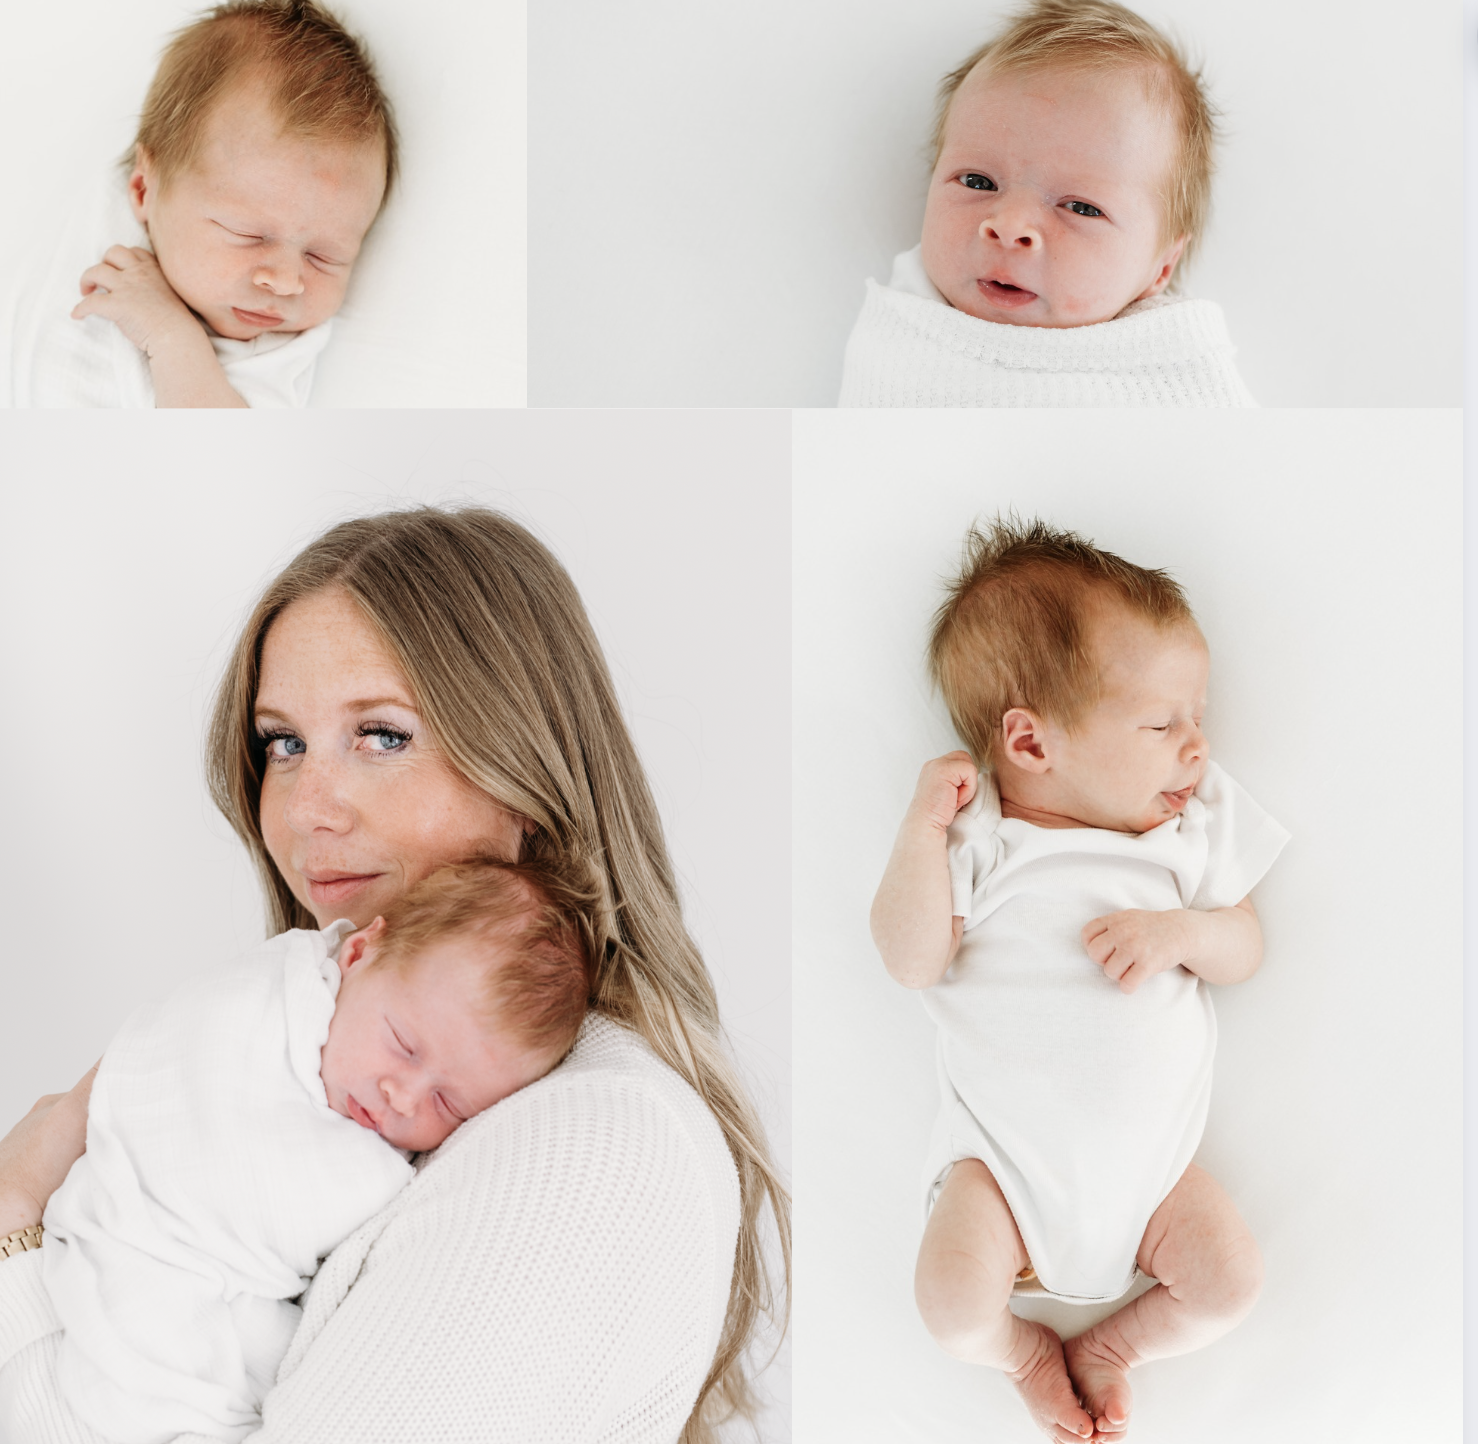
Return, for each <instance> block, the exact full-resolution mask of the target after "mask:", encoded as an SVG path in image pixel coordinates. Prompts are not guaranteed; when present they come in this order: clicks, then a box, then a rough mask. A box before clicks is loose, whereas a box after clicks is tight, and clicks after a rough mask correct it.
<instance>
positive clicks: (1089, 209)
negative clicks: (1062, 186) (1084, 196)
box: [1063, 201, 1103, 217]
mask: <svg viewBox="0 0 1478 1444" xmlns="http://www.w3.org/2000/svg"><path fill="white" fill-rule="evenodd" d="M1063 204H1064V206H1065V207H1066V208H1067V209H1068V210H1070V211H1071V212H1072V213H1073V214H1074V215H1075V216H1089V217H1093V216H1101V215H1102V214H1103V212H1102V211H1101V210H1099V209H1098V207H1097V206H1095V205H1093V204H1092V203H1091V202H1090V201H1065V202H1063Z"/></svg>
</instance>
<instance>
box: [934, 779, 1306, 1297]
mask: <svg viewBox="0 0 1478 1444" xmlns="http://www.w3.org/2000/svg"><path fill="white" fill-rule="evenodd" d="M1287 840H1288V834H1287V833H1286V832H1284V830H1283V829H1282V828H1281V827H1280V826H1279V825H1278V824H1277V823H1276V822H1274V821H1273V819H1272V818H1271V817H1269V816H1268V815H1267V813H1265V812H1264V811H1263V810H1262V809H1261V808H1260V807H1258V805H1257V804H1256V803H1255V802H1253V800H1252V799H1251V798H1250V797H1248V795H1247V794H1246V793H1245V792H1243V791H1242V789H1241V788H1240V787H1238V786H1237V784H1236V783H1235V782H1233V781H1232V779H1231V778H1230V777H1228V776H1227V775H1226V773H1225V772H1223V771H1222V770H1221V768H1219V767H1218V766H1217V765H1216V764H1215V763H1210V764H1209V765H1208V766H1207V769H1206V774H1205V776H1204V777H1203V778H1202V781H1201V784H1200V786H1199V787H1197V789H1196V791H1195V793H1194V795H1193V796H1192V797H1191V798H1190V800H1189V801H1188V802H1187V803H1186V806H1185V810H1184V811H1183V812H1182V813H1181V814H1180V815H1179V816H1177V817H1173V818H1171V819H1170V820H1169V821H1167V822H1164V823H1161V825H1160V826H1159V827H1157V828H1155V829H1154V830H1153V831H1151V832H1146V833H1143V834H1138V835H1136V834H1132V833H1123V832H1110V831H1107V830H1106V829H1103V828H1096V827H1074V828H1044V827H1037V826H1034V825H1033V824H1032V823H1029V822H1023V821H1021V820H1020V819H1017V818H1002V816H1001V804H1000V797H999V794H998V793H997V791H996V787H995V783H994V781H993V780H992V778H991V776H990V775H989V774H988V773H982V774H981V775H980V779H979V785H978V788H977V791H976V794H975V796H974V797H973V798H972V799H971V801H970V803H969V805H968V806H966V807H964V808H963V809H961V811H960V812H959V814H958V815H957V816H956V818H955V820H954V822H953V823H952V824H951V826H950V829H949V869H950V883H951V888H952V891H953V896H954V912H955V915H956V916H957V917H963V918H964V919H965V933H964V938H963V940H962V941H961V944H960V950H959V952H958V953H957V954H956V955H955V960H954V963H953V965H952V966H951V968H950V970H949V972H948V973H947V974H946V975H945V977H944V979H943V981H941V982H940V983H938V984H936V985H935V986H934V987H932V988H930V989H928V990H927V991H926V992H925V993H924V995H923V999H924V1006H925V1008H926V1009H927V1010H928V1012H929V1015H930V1016H931V1017H932V1018H933V1019H934V1021H935V1022H936V1023H937V1024H938V1027H939V1046H938V1059H939V1080H940V1086H941V1109H940V1115H939V1119H938V1122H937V1123H936V1125H935V1129H934V1136H933V1139H932V1142H931V1145H930V1155H929V1162H928V1170H927V1175H926V1177H927V1180H928V1184H929V1188H930V1202H931V1203H932V1200H933V1197H934V1195H935V1193H937V1190H938V1187H939V1186H940V1184H941V1183H942V1181H943V1178H944V1176H945V1175H946V1174H947V1173H948V1172H949V1169H950V1166H951V1165H952V1164H953V1163H954V1162H955V1161H956V1160H958V1159H961V1158H978V1159H980V1161H981V1162H983V1163H984V1164H985V1165H986V1167H987V1168H989V1169H990V1171H991V1174H992V1175H993V1177H994V1178H995V1180H996V1182H997V1183H998V1184H999V1185H1000V1187H1001V1192H1002V1193H1003V1194H1004V1195H1005V1196H1006V1202H1007V1203H1008V1204H1009V1205H1010V1208H1011V1213H1012V1215H1013V1216H1014V1218H1015V1220H1016V1224H1017V1227H1018V1228H1019V1229H1020V1230H1021V1237H1022V1241H1023V1242H1024V1243H1025V1245H1026V1251H1027V1254H1028V1256H1029V1258H1030V1259H1031V1263H1032V1266H1033V1268H1035V1269H1036V1272H1037V1277H1038V1279H1039V1280H1040V1282H1041V1284H1042V1286H1043V1287H1044V1288H1045V1289H1046V1290H1047V1291H1048V1292H1049V1293H1053V1294H1057V1295H1059V1296H1061V1297H1062V1298H1065V1299H1069V1300H1076V1301H1081V1302H1088V1301H1095V1300H1101V1299H1112V1298H1117V1297H1118V1296H1119V1295H1120V1294H1122V1293H1123V1292H1124V1290H1125V1289H1126V1288H1128V1287H1129V1285H1130V1283H1132V1282H1133V1279H1134V1256H1135V1253H1136V1252H1137V1251H1138V1248H1139V1244H1140V1241H1141V1239H1142V1238H1143V1235H1144V1230H1145V1227H1146V1225H1147V1224H1148V1223H1149V1219H1150V1215H1151V1214H1152V1213H1154V1211H1155V1209H1156V1208H1158V1207H1159V1205H1160V1203H1161V1202H1162V1201H1163V1200H1164V1198H1165V1196H1166V1194H1168V1193H1169V1192H1170V1190H1171V1188H1173V1187H1174V1185H1175V1183H1176V1182H1177V1180H1178V1179H1179V1178H1180V1176H1181V1174H1182V1173H1184V1172H1185V1169H1186V1165H1187V1164H1188V1163H1190V1161H1191V1157H1192V1155H1193V1154H1194V1153H1195V1151H1196V1146H1197V1144H1198V1143H1199V1142H1200V1139H1201V1130H1202V1129H1203V1127H1204V1126H1205V1123H1206V1109H1207V1105H1208V1103H1209V1102H1210V1098H1211V1060H1212V1055H1213V1053H1214V1052H1215V1049H1216V1017H1215V1014H1214V1013H1213V1011H1212V1006H1211V993H1210V989H1209V988H1208V987H1207V986H1206V985H1205V984H1204V983H1203V982H1202V981H1201V980H1200V979H1199V978H1198V977H1196V976H1195V974H1193V973H1190V972H1187V971H1186V969H1185V968H1173V969H1172V970H1171V971H1169V972H1166V973H1160V974H1157V975H1156V976H1155V977H1153V978H1150V979H1149V980H1148V981H1147V982H1145V983H1142V984H1141V985H1140V986H1139V988H1138V989H1137V990H1136V991H1134V992H1133V993H1128V994H1125V993H1121V992H1120V991H1119V986H1118V984H1117V983H1115V982H1113V981H1111V980H1110V979H1108V978H1107V977H1105V976H1104V973H1103V969H1102V968H1100V967H1099V966H1098V965H1097V964H1096V963H1094V962H1093V961H1092V960H1091V959H1090V958H1089V957H1088V954H1087V952H1086V951H1085V950H1084V947H1083V942H1082V938H1081V936H1080V935H1081V932H1082V929H1083V926H1084V924H1085V923H1088V922H1090V921H1092V919H1094V918H1096V917H1102V916H1103V915H1105V914H1106V913H1112V912H1120V911H1122V910H1124V909H1126V908H1143V909H1146V910H1151V911H1156V912H1161V911H1166V910H1168V909H1171V908H1191V907H1193V908H1205V909H1213V908H1221V907H1230V906H1233V905H1234V904H1236V903H1238V902H1240V901H1241V900H1242V899H1243V898H1244V897H1246V896H1247V894H1248V893H1249V892H1250V891H1251V890H1252V887H1253V885H1254V884H1255V883H1256V882H1257V881H1258V879H1259V878H1261V877H1262V875H1263V874H1264V873H1265V872H1266V871H1267V869H1268V868H1269V867H1270V866H1271V865H1272V863H1273V860H1274V858H1276V857H1277V855H1278V853H1279V852H1280V851H1281V849H1282V847H1283V845H1284V843H1285V842H1287Z"/></svg>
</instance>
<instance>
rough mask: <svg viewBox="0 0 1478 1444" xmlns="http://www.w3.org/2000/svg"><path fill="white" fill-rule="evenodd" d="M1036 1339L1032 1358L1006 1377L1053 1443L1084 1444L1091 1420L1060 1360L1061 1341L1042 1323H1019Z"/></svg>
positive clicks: (1090, 1430)
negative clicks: (1084, 1410)
mask: <svg viewBox="0 0 1478 1444" xmlns="http://www.w3.org/2000/svg"><path fill="white" fill-rule="evenodd" d="M1019 1323H1020V1326H1021V1328H1022V1329H1024V1330H1029V1331H1030V1332H1031V1333H1032V1334H1034V1335H1035V1336H1036V1337H1035V1338H1034V1339H1033V1340H1032V1341H1031V1344H1030V1348H1031V1356H1030V1357H1029V1358H1028V1360H1027V1362H1026V1363H1025V1364H1023V1365H1022V1367H1021V1368H1019V1369H1017V1370H1016V1371H1015V1372H1014V1373H1009V1374H1007V1376H1006V1377H1007V1378H1008V1379H1010V1380H1011V1382H1012V1383H1013V1384H1015V1385H1016V1391H1017V1393H1019V1394H1020V1395H1021V1402H1022V1403H1023V1404H1025V1405H1026V1407H1027V1411H1028V1412H1029V1413H1030V1414H1031V1416H1032V1420H1033V1422H1034V1423H1035V1424H1036V1426H1037V1428H1039V1429H1040V1430H1041V1431H1042V1433H1044V1434H1045V1435H1046V1436H1047V1437H1048V1438H1049V1439H1051V1440H1052V1441H1053V1444H1084V1441H1086V1440H1089V1439H1091V1438H1092V1437H1093V1420H1092V1419H1090V1418H1089V1417H1088V1415H1087V1414H1085V1413H1084V1412H1083V1410H1082V1409H1081V1408H1080V1407H1079V1405H1078V1400H1077V1396H1076V1395H1075V1394H1074V1393H1073V1386H1072V1382H1071V1381H1070V1380H1069V1378H1068V1374H1067V1364H1066V1362H1065V1361H1064V1359H1063V1354H1062V1340H1061V1339H1059V1338H1058V1337H1057V1335H1056V1334H1055V1333H1053V1332H1052V1330H1051V1329H1049V1328H1048V1327H1047V1326H1046V1325H1045V1324H1034V1323H1028V1322H1027V1321H1026V1320H1025V1319H1022V1320H1019Z"/></svg>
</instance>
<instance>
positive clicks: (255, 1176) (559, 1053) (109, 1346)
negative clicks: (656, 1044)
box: [42, 860, 590, 1444]
mask: <svg viewBox="0 0 1478 1444" xmlns="http://www.w3.org/2000/svg"><path fill="white" fill-rule="evenodd" d="M582 906H583V899H582V898H581V895H580V894H579V892H578V890H577V889H576V888H575V887H574V886H572V885H571V884H570V883H569V882H567V881H565V880H564V879H563V877H562V876H561V874H560V872H559V871H557V870H556V869H554V868H552V867H550V866H548V865H544V864H512V863H502V862H496V861H490V860H474V861H471V862H467V863H462V864H458V865H454V866H452V867H449V868H444V869H442V870H441V871H439V872H437V873H434V874H433V875H432V876H431V877H429V878H427V879H426V880H425V881H423V882H421V883H420V884H418V885H417V886H416V887H414V888H413V889H411V891H410V892H409V893H408V894H407V895H406V897H405V898H404V900H403V901H402V902H401V903H400V904H399V906H398V907H397V908H396V909H395V910H394V912H393V913H392V914H391V915H390V916H389V917H388V918H385V919H382V918H376V919H375V921H374V922H373V923H372V924H371V925H370V926H369V927H367V928H361V929H359V930H358V931H355V930H354V927H353V924H352V923H349V922H347V921H344V922H337V923H334V924H332V925H331V926H329V927H328V928H326V929H324V930H323V931H322V932H308V931H292V932H287V933H283V934H281V935H280V936H278V937H276V938H273V939H272V940H271V941H270V942H267V943H265V944H264V945H263V946H262V947H260V948H258V949H256V950H255V951H254V952H252V953H249V954H247V955H246V956H245V957H243V958H241V959H239V960H238V961H236V962H234V963H232V964H230V965H229V966H227V967H224V968H215V969H210V970H207V971H205V972H203V973H201V974H200V975H199V976H197V977H195V978H193V979H192V980H191V981H190V982H188V983H187V984H185V985H184V986H183V987H181V988H180V989H179V990H178V991H176V992H175V993H173V994H171V995H170V996H169V997H167V998H166V999H165V1000H164V1001H163V1002H161V1003H156V1004H152V1005H150V1006H147V1007H145V1008H142V1009H141V1010H140V1011H139V1012H137V1013H136V1014H134V1016H133V1017H132V1018H131V1019H130V1020H129V1021H128V1023H127V1024H126V1025H125V1026H124V1028H123V1029H122V1031H121V1032H120V1033H119V1034H118V1036H117V1038H115V1039H114V1041H113V1042H112V1043H111V1044H110V1045H109V1048H108V1051H107V1053H106V1054H105V1055H104V1057H103V1060H102V1064H101V1066H100V1067H99V1069H98V1073H97V1077H96V1080H95V1082H94V1085H93V1090H92V1097H91V1101H90V1103H89V1107H88V1121H87V1151H86V1153H85V1154H84V1155H83V1156H82V1158H81V1159H79V1160H78V1162H77V1163H76V1164H75V1165H74V1166H73V1168H72V1170H71V1172H70V1173H69V1174H68V1175H67V1179H66V1182H65V1183H64V1184H63V1186H62V1187H61V1188H60V1189H59V1190H58V1191H57V1192H56V1193H55V1195H54V1196H53V1197H52V1199H51V1202H50V1204H49V1206H48V1207H47V1209H46V1214H45V1219H44V1225H45V1240H44V1247H43V1249H42V1258H43V1276H44V1279H45V1283H46V1287H47V1290H48V1292H49V1293H50V1295H51V1298H52V1302H53V1304H54V1305H55V1308H56V1312H57V1315H58V1317H59V1319H60V1320H61V1323H62V1325H63V1326H64V1329H65V1335H64V1338H63V1341H62V1345H61V1354H60V1357H59V1360H58V1379H59V1382H60V1385H61V1388H62V1391H63V1393H64V1395H65V1397H66V1399H67V1401H68V1403H69V1404H70V1406H71V1408H72V1409H73V1411H74V1412H75V1413H76V1414H77V1415H78V1416H79V1417H81V1418H82V1419H84V1420H86V1421H87V1422H88V1423H90V1424H91V1425H92V1426H93V1427H94V1428H95V1429H97V1430H98V1432H99V1433H101V1434H102V1435H103V1436H104V1437H106V1438H107V1439H109V1440H112V1441H115V1444H155V1441H158V1444H163V1441H166V1440H172V1439H174V1438H175V1437H176V1436H177V1435H181V1434H188V1435H205V1436H208V1437H211V1438H216V1439H223V1440H234V1439H239V1438H240V1437H242V1436H243V1435H245V1434H247V1433H248V1432H250V1431H251V1430H252V1429H254V1428H256V1427H257V1426H258V1425H259V1424H260V1419H259V1415H258V1409H259V1406H260V1404H261V1401H262V1398H263V1396H264V1395H265V1394H266V1393H267V1391H268V1390H269V1389H270V1388H271V1386H272V1383H273V1380H274V1377H275V1375H276V1372H277V1366H278V1364H279V1362H280V1361H281V1359H282V1356H283V1355H284V1353H285V1352H286V1350H287V1347H288V1344H289V1342H290V1340H291V1337H292V1334H293V1330H294V1328H295V1327H296V1324H297V1320H298V1316H299V1309H298V1306H297V1305H296V1304H295V1303H294V1302H292V1300H294V1299H295V1298H296V1297H297V1296H298V1295H299V1294H300V1293H302V1291H303V1289H304V1288H305V1287H306V1286H307V1284H308V1280H309V1279H310V1278H311V1276H312V1275H313V1274H314V1273H315V1272H316V1270H317V1268H318V1264H319V1261H320V1259H322V1258H323V1257H324V1256H325V1255H327V1254H328V1253H329V1252H330V1251H331V1250H332V1249H333V1248H334V1247H335V1246H336V1245H337V1244H338V1243H339V1242H341V1241H342V1240H343V1239H344V1238H345V1237H347V1236H348V1235H349V1234H350V1233H351V1232H353V1230H354V1229H356V1228H357V1227H358V1226H359V1225H360V1224H361V1223H363V1222H365V1221H366V1220H367V1219H369V1218H370V1217H372V1216H373V1215H374V1214H376V1213H378V1212H379V1211H380V1210H381V1209H382V1208H383V1207H384V1206H385V1205H386V1203H387V1202H388V1201H389V1200H390V1198H391V1197H392V1196H393V1195H394V1194H395V1193H396V1192H398V1191H399V1190H400V1189H401V1188H402V1187H404V1186H405V1185H406V1183H408V1182H409V1181H410V1179H411V1178H412V1177H413V1176H414V1168H413V1165H412V1162H411V1161H410V1156H411V1155H412V1154H416V1153H421V1152H424V1151H426V1150H429V1149H433V1148H435V1147H437V1145H438V1144H440V1143H442V1142H443V1141H444V1140H445V1139H446V1138H447V1137H448V1135H450V1134H451V1133H452V1131H453V1130H454V1129H456V1128H457V1126H458V1125H459V1124H461V1123H462V1122H464V1121H465V1120H466V1119H468V1118H471V1117H472V1116H473V1115H474V1114H477V1113H480V1112H482V1110H483V1109H485V1108H489V1107H491V1106H492V1105H493V1104H494V1103H496V1102H498V1101H499V1100H501V1099H503V1098H505V1097H507V1096H508V1095H509V1094H511V1093H513V1092H515V1091H517V1090H518V1089H520V1088H523V1087H525V1086H526V1085H527V1084H529V1083H531V1082H533V1081H534V1080H535V1079H537V1078H539V1077H541V1076H543V1075H544V1074H545V1073H547V1072H548V1071H549V1070H550V1069H551V1068H553V1067H554V1065H555V1064H556V1063H558V1062H559V1061H560V1059H561V1058H562V1057H563V1056H564V1054H565V1053H566V1052H567V1051H568V1050H569V1048H570V1047H571V1045H572V1044H573V1042H574V1040H575V1035H576V1033H577V1032H578V1030H579V1027H580V1023H581V1020H582V1019H583V1017H584V1014H585V1010H586V1004H587V1001H588V997H589V992H590V966H589V949H588V944H587V942H586V941H585V938H586V929H585V928H584V926H583V924H582V922H581V916H582V914H581V908H582Z"/></svg>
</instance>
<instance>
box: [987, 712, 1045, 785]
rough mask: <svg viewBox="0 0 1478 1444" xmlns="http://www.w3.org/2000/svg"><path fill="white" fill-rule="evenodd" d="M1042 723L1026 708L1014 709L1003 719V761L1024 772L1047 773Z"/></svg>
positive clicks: (1000, 749) (1001, 751)
mask: <svg viewBox="0 0 1478 1444" xmlns="http://www.w3.org/2000/svg"><path fill="white" fill-rule="evenodd" d="M1043 741H1044V738H1043V727H1042V723H1041V721H1040V720H1039V719H1038V718H1036V717H1034V716H1032V714H1031V713H1030V712H1028V711H1027V710H1026V708H1025V707H1013V708H1011V710H1010V711H1009V712H1007V713H1006V715H1005V716H1004V717H1002V718H1001V746H1000V748H999V752H1000V756H1001V760H1002V761H1003V762H1007V763H1009V764H1011V765H1012V766H1013V767H1019V768H1021V769H1022V771H1023V772H1045V771H1046V770H1047V766H1048V762H1047V754H1046V750H1045V748H1044V747H1043Z"/></svg>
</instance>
